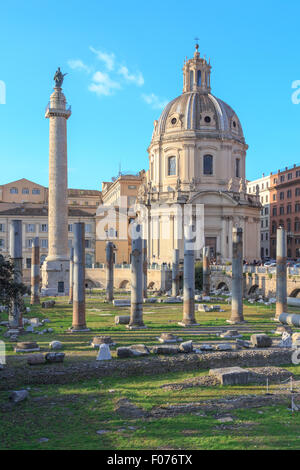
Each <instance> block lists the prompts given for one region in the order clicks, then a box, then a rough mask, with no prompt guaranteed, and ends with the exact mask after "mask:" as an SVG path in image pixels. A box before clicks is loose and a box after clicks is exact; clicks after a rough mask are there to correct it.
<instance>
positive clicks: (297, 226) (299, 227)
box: [295, 217, 300, 232]
mask: <svg viewBox="0 0 300 470" xmlns="http://www.w3.org/2000/svg"><path fill="white" fill-rule="evenodd" d="M299 231H300V221H299V219H298V217H296V218H295V232H299Z"/></svg>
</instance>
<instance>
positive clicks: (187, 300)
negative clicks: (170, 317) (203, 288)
mask: <svg viewBox="0 0 300 470" xmlns="http://www.w3.org/2000/svg"><path fill="white" fill-rule="evenodd" d="M191 234H192V231H191V228H189V229H188V230H187V231H186V234H185V239H184V261H183V319H182V322H179V325H181V326H189V325H196V324H197V323H196V319H195V251H194V249H193V246H192V245H193V243H192V242H191Z"/></svg>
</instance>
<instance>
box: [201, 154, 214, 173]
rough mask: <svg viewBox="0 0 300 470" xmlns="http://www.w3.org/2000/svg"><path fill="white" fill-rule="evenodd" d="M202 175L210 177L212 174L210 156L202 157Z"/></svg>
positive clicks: (211, 159) (211, 158)
mask: <svg viewBox="0 0 300 470" xmlns="http://www.w3.org/2000/svg"><path fill="white" fill-rule="evenodd" d="M203 174H204V175H212V174H213V157H212V155H204V157H203Z"/></svg>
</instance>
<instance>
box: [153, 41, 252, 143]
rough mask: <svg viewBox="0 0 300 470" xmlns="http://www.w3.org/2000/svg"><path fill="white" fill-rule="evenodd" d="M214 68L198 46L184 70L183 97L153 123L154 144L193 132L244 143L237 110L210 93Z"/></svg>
mask: <svg viewBox="0 0 300 470" xmlns="http://www.w3.org/2000/svg"><path fill="white" fill-rule="evenodd" d="M210 71H211V66H210V64H209V63H207V61H206V60H205V59H202V58H200V54H199V52H198V45H196V52H195V54H194V57H193V58H192V59H190V60H189V61H187V62H185V64H184V67H183V78H184V85H183V93H182V94H181V95H180V96H178V97H177V98H175V99H174V100H172V101H171V102H170V103H168V104H167V106H166V107H165V108H164V110H163V112H162V114H161V116H160V118H159V120H158V121H155V122H154V132H153V136H152V140H157V139H158V140H160V139H161V138H166V139H169V138H172V135H174V137H176V138H177V137H178V133H180V132H181V131H184V133H185V135H187V132H186V131H190V132H191V131H192V135H194V133H196V136H199V137H200V138H201V137H206V138H207V137H208V138H218V139H232V140H235V141H238V142H240V143H243V144H244V143H245V139H244V134H243V130H242V126H241V124H240V121H239V118H238V117H237V115H236V113H235V112H234V110H233V109H232V108H231V107H230V106H229V105H228V104H226V103H225V102H224V101H222V100H220V99H219V98H216V97H215V96H214V95H212V94H211V93H210Z"/></svg>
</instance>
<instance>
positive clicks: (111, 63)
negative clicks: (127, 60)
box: [90, 46, 115, 71]
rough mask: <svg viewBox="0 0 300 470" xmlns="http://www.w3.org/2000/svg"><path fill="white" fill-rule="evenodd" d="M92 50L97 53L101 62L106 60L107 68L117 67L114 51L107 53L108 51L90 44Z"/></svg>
mask: <svg viewBox="0 0 300 470" xmlns="http://www.w3.org/2000/svg"><path fill="white" fill-rule="evenodd" d="M90 50H91V51H92V52H93V53H94V54H96V56H97V59H99V60H101V62H104V64H105V66H106V68H107V70H110V71H111V70H113V69H114V67H115V54H113V53H112V52H111V53H110V54H107V53H106V52H102V51H98V50H97V49H95V48H94V47H92V46H90Z"/></svg>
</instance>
